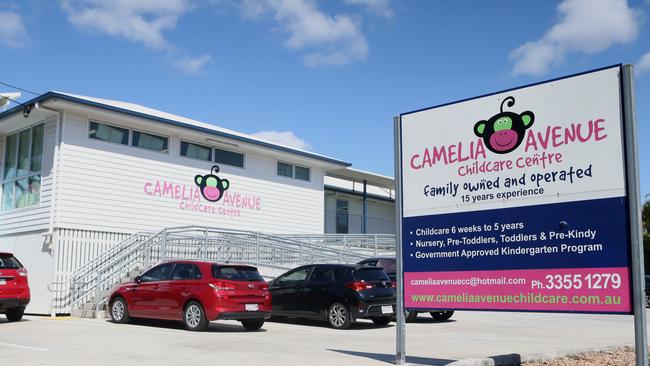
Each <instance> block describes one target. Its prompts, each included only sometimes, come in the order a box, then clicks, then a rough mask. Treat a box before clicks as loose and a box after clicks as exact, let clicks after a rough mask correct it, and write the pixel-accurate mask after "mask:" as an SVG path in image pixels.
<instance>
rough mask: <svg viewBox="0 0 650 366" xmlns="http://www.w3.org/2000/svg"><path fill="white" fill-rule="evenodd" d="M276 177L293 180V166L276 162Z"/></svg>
mask: <svg viewBox="0 0 650 366" xmlns="http://www.w3.org/2000/svg"><path fill="white" fill-rule="evenodd" d="M278 175H279V176H282V177H289V178H293V165H291V164H287V163H283V162H280V161H278Z"/></svg>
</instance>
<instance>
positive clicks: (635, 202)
mask: <svg viewBox="0 0 650 366" xmlns="http://www.w3.org/2000/svg"><path fill="white" fill-rule="evenodd" d="M621 71H622V75H621V76H622V86H623V88H622V90H623V116H624V123H625V141H626V142H627V144H626V155H627V183H628V195H629V201H630V242H631V246H632V274H633V275H632V288H633V289H634V290H635V291H634V292H633V303H634V345H635V349H636V364H637V366H645V365H647V364H648V330H647V326H646V324H647V323H646V309H645V308H646V303H645V275H644V274H645V273H644V272H645V270H644V268H643V263H644V261H643V239H642V237H643V234H642V232H641V207H640V206H639V202H641V191H640V189H639V159H638V157H639V151H638V145H637V144H638V142H637V134H636V106H635V104H634V103H635V100H634V81H633V78H632V71H633V69H632V66H631V65H624V66H623V67H622V68H621Z"/></svg>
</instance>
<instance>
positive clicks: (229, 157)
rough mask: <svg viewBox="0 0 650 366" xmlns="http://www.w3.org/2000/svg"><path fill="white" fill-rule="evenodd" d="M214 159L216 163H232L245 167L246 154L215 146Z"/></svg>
mask: <svg viewBox="0 0 650 366" xmlns="http://www.w3.org/2000/svg"><path fill="white" fill-rule="evenodd" d="M214 161H215V163H221V164H226V165H232V166H237V167H240V168H243V167H244V154H241V153H238V152H234V151H228V150H222V149H217V148H215V149H214Z"/></svg>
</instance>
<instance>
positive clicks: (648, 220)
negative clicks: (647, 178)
mask: <svg viewBox="0 0 650 366" xmlns="http://www.w3.org/2000/svg"><path fill="white" fill-rule="evenodd" d="M645 199H646V201H645V203H644V204H643V209H642V212H641V225H642V226H643V257H644V258H643V259H644V262H645V273H650V194H646V195H645Z"/></svg>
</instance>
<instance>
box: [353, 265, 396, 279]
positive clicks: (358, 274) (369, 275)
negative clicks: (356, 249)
mask: <svg viewBox="0 0 650 366" xmlns="http://www.w3.org/2000/svg"><path fill="white" fill-rule="evenodd" d="M353 275H354V279H355V280H357V281H365V282H373V281H390V278H388V275H387V274H386V272H384V270H383V269H380V268H359V269H357V270H355V271H354V272H353Z"/></svg>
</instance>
